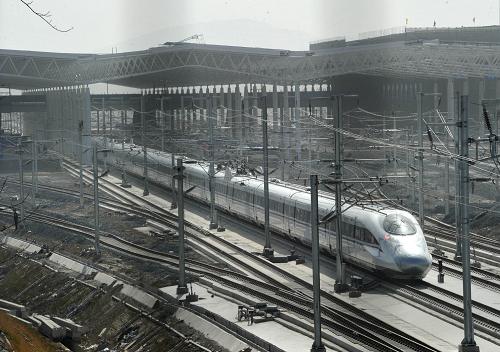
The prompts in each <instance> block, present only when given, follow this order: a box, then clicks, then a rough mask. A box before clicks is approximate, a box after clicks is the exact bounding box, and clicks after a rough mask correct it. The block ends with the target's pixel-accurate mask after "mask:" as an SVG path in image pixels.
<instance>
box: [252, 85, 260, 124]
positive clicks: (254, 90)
mask: <svg viewBox="0 0 500 352" xmlns="http://www.w3.org/2000/svg"><path fill="white" fill-rule="evenodd" d="M252 98H253V99H252V103H251V104H252V120H253V121H252V124H254V126H255V125H257V124H258V125H260V124H261V121H260V119H259V118H258V115H259V109H258V106H259V101H258V98H259V97H258V93H257V85H255V84H254V85H253V86H252Z"/></svg>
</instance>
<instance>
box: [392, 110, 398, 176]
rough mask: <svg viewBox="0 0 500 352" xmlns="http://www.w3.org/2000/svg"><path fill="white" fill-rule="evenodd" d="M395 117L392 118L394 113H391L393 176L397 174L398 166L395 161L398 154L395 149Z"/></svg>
mask: <svg viewBox="0 0 500 352" xmlns="http://www.w3.org/2000/svg"><path fill="white" fill-rule="evenodd" d="M396 128H397V126H396V117H395V116H394V112H393V113H392V136H393V138H392V143H394V149H393V152H392V153H393V160H392V163H393V169H394V176H396V175H397V174H398V168H397V166H398V164H397V162H396V160H397V157H398V155H397V153H398V148H397V147H396V145H397V143H396Z"/></svg>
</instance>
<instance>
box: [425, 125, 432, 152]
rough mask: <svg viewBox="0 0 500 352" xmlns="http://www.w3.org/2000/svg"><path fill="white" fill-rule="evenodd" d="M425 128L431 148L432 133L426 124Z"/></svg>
mask: <svg viewBox="0 0 500 352" xmlns="http://www.w3.org/2000/svg"><path fill="white" fill-rule="evenodd" d="M425 128H426V129H427V137H429V142H430V143H431V149H434V141H433V139H432V134H431V130H430V128H429V126H428V125H427V124H426V125H425Z"/></svg>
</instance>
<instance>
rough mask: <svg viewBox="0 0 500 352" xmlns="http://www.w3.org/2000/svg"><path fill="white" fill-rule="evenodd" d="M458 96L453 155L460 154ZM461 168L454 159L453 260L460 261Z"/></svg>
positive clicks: (456, 97)
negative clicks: (454, 240) (454, 243)
mask: <svg viewBox="0 0 500 352" xmlns="http://www.w3.org/2000/svg"><path fill="white" fill-rule="evenodd" d="M459 98H460V96H459V93H458V92H456V93H455V103H454V106H455V109H454V110H455V121H456V123H457V127H456V132H455V155H459V154H460V138H459V136H458V135H459V133H460V128H459V127H458V124H459V123H460V119H461V118H460V114H461V111H460V99H459ZM460 172H461V167H460V161H459V160H458V159H457V158H455V228H456V246H455V260H458V261H461V260H462V238H461V233H462V230H461V227H462V222H461V220H460V219H461V218H462V207H461V203H462V188H461V186H460V182H461V177H460Z"/></svg>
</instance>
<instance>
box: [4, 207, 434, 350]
mask: <svg viewBox="0 0 500 352" xmlns="http://www.w3.org/2000/svg"><path fill="white" fill-rule="evenodd" d="M1 213H3V214H7V215H10V211H8V210H1ZM30 219H31V220H32V221H36V222H40V223H45V224H48V225H51V226H57V227H59V228H62V229H64V230H68V231H71V232H74V233H77V234H80V235H83V236H85V237H87V238H89V239H93V236H94V235H93V231H94V230H93V228H89V227H86V226H83V225H79V224H75V223H72V222H69V221H66V220H62V219H59V218H55V217H52V216H48V215H41V214H30ZM101 241H102V244H103V245H105V246H107V247H109V248H111V249H113V250H117V251H119V252H122V253H126V254H128V255H131V256H134V257H139V258H142V259H145V260H148V261H153V262H158V263H161V264H166V265H169V266H172V267H177V266H178V258H177V256H175V255H169V254H167V253H162V252H158V251H155V250H152V249H148V248H145V247H142V246H139V245H136V244H133V243H131V242H129V241H126V240H125V239H122V238H120V237H118V236H115V235H113V234H109V233H103V234H102V237H101ZM186 264H187V266H186V270H187V271H188V272H190V273H192V274H194V275H201V276H204V277H206V278H209V279H210V280H211V281H214V282H219V283H221V284H223V285H225V286H227V287H231V288H233V289H237V290H238V291H241V292H245V293H247V294H250V295H252V296H254V297H257V298H259V299H262V300H265V301H268V302H270V303H274V304H277V305H278V306H280V307H282V308H285V309H287V310H289V311H292V312H295V313H297V314H299V315H301V316H303V317H306V318H309V319H312V318H313V315H312V312H311V309H310V304H311V298H310V297H307V296H300V295H297V294H296V293H294V292H293V291H290V290H289V289H288V288H287V287H286V286H285V285H282V284H280V283H279V282H276V281H275V280H273V279H272V278H270V277H267V276H266V275H265V274H262V273H259V275H260V276H262V277H263V279H265V280H268V281H272V282H273V284H269V283H267V282H265V281H262V280H258V279H253V278H250V277H248V276H247V275H244V274H239V273H235V272H234V270H227V269H221V268H220V267H218V266H214V265H210V264H206V263H203V262H199V261H195V260H187V261H186ZM322 322H323V324H324V325H325V326H327V327H329V328H331V329H333V330H334V331H336V332H337V333H340V334H342V335H344V336H346V337H347V338H350V339H352V341H353V342H357V343H362V344H364V345H366V346H369V347H372V348H375V349H376V350H380V351H406V350H407V349H406V348H403V346H405V347H411V346H412V345H413V347H414V348H412V350H414V351H435V350H434V349H426V348H427V346H425V345H424V344H421V343H415V342H411V343H410V341H408V340H406V339H405V340H406V341H405V342H404V344H402V342H400V347H395V346H394V342H388V341H387V339H386V338H384V337H381V336H380V335H381V333H380V329H381V328H380V325H379V324H377V322H368V321H365V320H363V319H360V318H355V317H353V316H351V315H350V314H346V313H345V312H344V311H343V310H342V309H338V308H333V307H325V312H324V317H323V318H322ZM361 327H362V328H363V329H360V328H361ZM388 333H389V335H390V336H392V338H393V339H394V338H395V337H396V336H397V335H395V332H394V331H391V332H388ZM388 333H384V334H383V335H385V336H387V335H388ZM399 339H400V340H401V341H403V340H402V339H403V337H401V336H399Z"/></svg>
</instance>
